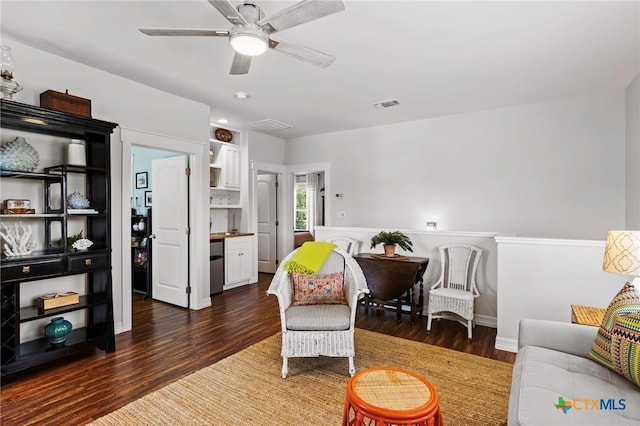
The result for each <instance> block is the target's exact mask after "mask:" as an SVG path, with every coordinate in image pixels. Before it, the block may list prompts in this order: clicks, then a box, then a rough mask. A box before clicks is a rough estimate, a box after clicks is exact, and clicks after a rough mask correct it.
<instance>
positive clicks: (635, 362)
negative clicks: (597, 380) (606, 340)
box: [611, 312, 640, 387]
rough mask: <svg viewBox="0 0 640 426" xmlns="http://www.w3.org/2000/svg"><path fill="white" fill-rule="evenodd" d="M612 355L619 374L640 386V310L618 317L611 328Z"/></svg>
mask: <svg viewBox="0 0 640 426" xmlns="http://www.w3.org/2000/svg"><path fill="white" fill-rule="evenodd" d="M611 356H612V357H613V365H614V367H615V369H616V371H617V372H618V374H620V375H622V376H624V377H626V378H627V379H629V380H631V381H632V382H633V383H635V384H636V386H638V387H640V312H637V313H635V314H629V315H619V316H617V317H616V321H615V323H614V326H613V330H611Z"/></svg>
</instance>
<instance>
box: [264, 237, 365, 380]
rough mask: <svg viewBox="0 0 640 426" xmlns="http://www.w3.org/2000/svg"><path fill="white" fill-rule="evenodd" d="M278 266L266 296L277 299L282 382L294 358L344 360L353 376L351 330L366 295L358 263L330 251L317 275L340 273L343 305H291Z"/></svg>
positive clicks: (288, 281)
mask: <svg viewBox="0 0 640 426" xmlns="http://www.w3.org/2000/svg"><path fill="white" fill-rule="evenodd" d="M296 251H297V250H294V251H293V252H291V253H290V254H289V255H288V256H287V257H286V258H285V259H284V260H283V261H282V262H281V263H280V266H279V267H278V270H277V271H276V274H275V275H274V277H273V280H272V281H271V285H270V286H269V289H268V290H267V294H269V295H275V296H277V297H278V305H279V308H280V322H281V325H282V350H281V355H282V378H283V379H284V378H286V377H287V373H288V359H289V358H298V357H318V356H329V357H348V358H349V374H350V375H352V376H353V375H354V374H355V372H356V369H355V365H354V362H353V357H354V356H355V344H354V330H355V318H356V312H357V309H358V300H360V299H361V298H362V297H364V295H365V294H367V293H368V292H369V289H368V288H367V282H366V280H365V278H364V274H363V273H362V269H360V266H359V265H358V263H357V262H356V261H355V260H354V259H353V258H352V257H351V255H349V254H348V253H347V252H345V251H343V250H341V249H339V248H337V247H336V248H334V249H333V251H332V252H331V254H330V255H329V257H328V258H327V260H326V261H325V262H324V264H323V266H322V268H321V269H320V271H318V274H317V275H322V274H330V273H336V272H343V273H344V293H345V298H346V302H347V304H346V305H344V304H342V305H341V304H317V305H303V306H295V305H292V298H293V285H292V280H291V278H290V276H289V273H288V272H286V271H285V270H284V269H283V265H284V264H285V263H286V262H287V261H288V260H289V259H290V258H291V257H292V256H293V254H294V253H295V252H296Z"/></svg>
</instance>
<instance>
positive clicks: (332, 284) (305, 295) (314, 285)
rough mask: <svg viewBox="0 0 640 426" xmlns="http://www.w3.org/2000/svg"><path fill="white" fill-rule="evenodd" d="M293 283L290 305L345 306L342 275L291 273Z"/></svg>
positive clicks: (337, 273) (340, 273) (339, 273)
mask: <svg viewBox="0 0 640 426" xmlns="http://www.w3.org/2000/svg"><path fill="white" fill-rule="evenodd" d="M291 280H292V282H293V300H292V305H294V306H302V305H323V304H324V305H328V304H340V305H346V304H347V299H346V298H345V295H344V274H343V273H342V272H336V273H333V274H323V275H305V274H298V273H296V272H293V273H291Z"/></svg>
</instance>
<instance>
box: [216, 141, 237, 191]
mask: <svg viewBox="0 0 640 426" xmlns="http://www.w3.org/2000/svg"><path fill="white" fill-rule="evenodd" d="M220 156H221V157H222V170H221V172H220V183H219V186H220V187H222V188H233V189H239V188H240V148H239V147H237V146H234V145H223V146H222V147H221V149H220Z"/></svg>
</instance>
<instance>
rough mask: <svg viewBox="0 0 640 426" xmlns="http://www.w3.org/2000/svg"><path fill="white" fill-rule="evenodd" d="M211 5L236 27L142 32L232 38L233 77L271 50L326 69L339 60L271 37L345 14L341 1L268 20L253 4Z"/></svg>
mask: <svg viewBox="0 0 640 426" xmlns="http://www.w3.org/2000/svg"><path fill="white" fill-rule="evenodd" d="M209 3H211V5H212V6H213V7H215V8H216V9H217V10H218V12H220V13H221V14H222V16H224V17H225V18H226V19H227V20H228V21H229V22H231V23H232V24H233V27H231V29H230V30H212V29H196V28H193V29H188V28H185V29H161V28H140V31H141V32H142V33H144V34H146V35H150V36H192V37H193V36H196V37H198V36H205V37H228V38H229V43H230V44H231V47H233V49H234V50H235V51H236V54H235V56H234V58H233V63H232V64H231V71H230V72H229V73H230V74H247V73H248V72H249V66H250V65H251V57H252V56H258V55H262V54H263V53H264V52H265V51H266V50H267V48H271V49H273V50H277V51H279V52H282V53H285V54H287V55H290V56H292V57H294V58H296V59H299V60H301V61H305V62H309V63H311V64H313V65H317V66H319V67H323V68H324V67H328V66H329V65H331V63H332V62H333V61H334V60H335V59H336V58H335V57H333V56H331V55H328V54H326V53H323V52H320V51H317V50H314V49H311V48H309V47H304V46H299V45H297V44H293V43H289V42H286V41H284V40H276V39H274V38H272V37H271V34H274V33H276V32H278V31H282V30H286V29H288V28H291V27H295V26H296V25H300V24H304V23H306V22H309V21H313V20H315V19H319V18H322V17H323V16H327V15H331V14H333V13H337V12H341V11H343V10H344V4H343V3H342V1H341V0H303V1H301V2H299V3H296V4H294V5H292V6H290V7H288V8H286V9H283V10H281V11H279V12H277V13H275V14H273V15H271V16H269V17H266V18H265V17H264V14H263V13H262V10H261V9H260V8H259V7H258V6H256V5H255V4H254V3H253V2H252V1H248V0H247V1H245V2H244V3H242V4H240V5H238V6H233V4H231V2H230V1H228V0H209Z"/></svg>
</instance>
